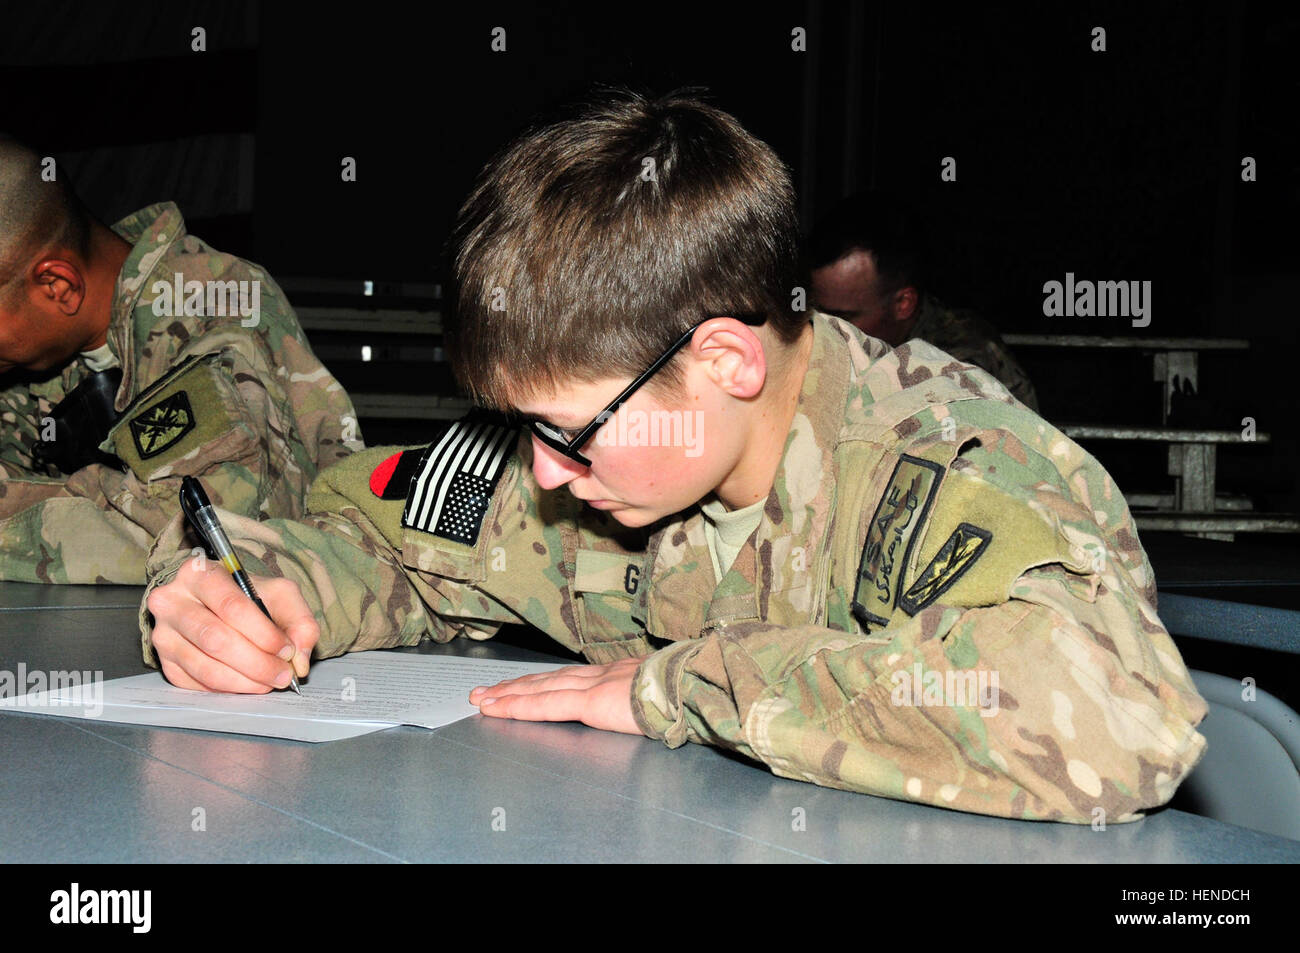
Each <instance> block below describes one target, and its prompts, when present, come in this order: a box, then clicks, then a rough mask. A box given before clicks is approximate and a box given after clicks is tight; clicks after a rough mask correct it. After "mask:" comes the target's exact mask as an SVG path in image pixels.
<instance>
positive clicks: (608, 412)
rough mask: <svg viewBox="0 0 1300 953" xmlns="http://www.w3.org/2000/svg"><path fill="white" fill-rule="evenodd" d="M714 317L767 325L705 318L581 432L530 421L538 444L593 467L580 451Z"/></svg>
mask: <svg viewBox="0 0 1300 953" xmlns="http://www.w3.org/2000/svg"><path fill="white" fill-rule="evenodd" d="M714 317H734V318H735V319H736V320H737V321H742V322H744V323H745V324H748V325H751V326H758V325H761V324H763V323H764V322H766V321H767V318H766V317H764V316H763V315H761V314H736V315H713V316H711V317H708V318H704V319H702V320H701V321H699V322H698V323H697V324H695V325H694V326H693V327H692V328H691V329H690V330H689V331H687V332H686V333H685V334H683V335H682V336H681V337H679V338H678V339H677V340H676V341H675V342H674V343H673V345H672V347H670V348H669V349H668V350H666V351H664V353H663V354H662V355H660V357H659V359H658V360H656V361H655V362H654V363H653V364H651V365H650V367H649V368H648V369H647V370H646V372H645V373H644V374H642V375H641V376H640V377H638V378H637V379H636V380H634V381H633V382H632V383H630V384H628V385H627V387H625V388H624V389H623V392H622V393H621V394H619V395H618V396H617V397H615V398H614V399H613V400H612V401H610V404H609V406H608V407H606V408H605V409H604V410H602V411H601V412H600V413H598V414H597V415H596V417H595V419H593V420H592V421H591V423H589V424H587V426H585V427H583V428H582V429H581V430H576V431H575V430H562V429H560V428H559V427H553V426H551V425H550V424H548V423H546V422H545V421H542V420H530V421H529V422H528V426H529V428H530V429H531V430H532V432H533V433H534V434H535V435H536V436H537V439H538V440H540V441H541V442H542V443H544V444H546V445H547V446H548V447H550V448H551V449H552V450H554V451H556V452H557V453H562V454H564V455H565V456H566V457H568V458H569V459H570V460H576V461H577V462H578V463H580V464H582V465H583V466H584V467H589V466H591V461H590V460H589V459H587V458H586V457H584V456H583V455H582V454H581V453H579V452H578V451H579V450H581V449H582V448H583V447H584V446H586V445H587V443H588V441H590V440H591V438H592V437H594V436H595V435H596V431H597V430H599V429H600V428H601V426H602V425H603V424H604V423H605V421H607V420H609V418H610V417H613V416H614V415H615V414H616V413H618V409H619V408H620V407H622V406H623V405H624V404H625V403H627V400H628V398H630V397H631V396H632V395H633V394H635V393H636V391H637V389H638V388H639V387H640V386H641V385H642V384H644V383H645V382H646V381H648V380H649V379H650V378H652V377H654V375H655V373H656V372H657V371H658V370H659V369H660V368H661V367H663V366H664V365H665V364H667V363H668V362H669V361H670V360H672V358H673V355H674V354H676V353H677V352H678V351H680V350H681V349H682V348H683V347H685V346H686V344H687V342H689V341H690V339H691V338H692V337H693V336H694V335H695V332H696V331H698V330H699V329H700V325H701V324H703V323H704V322H705V321H711V320H713V318H714Z"/></svg>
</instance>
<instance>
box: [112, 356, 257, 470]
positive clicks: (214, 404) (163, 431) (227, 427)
mask: <svg viewBox="0 0 1300 953" xmlns="http://www.w3.org/2000/svg"><path fill="white" fill-rule="evenodd" d="M246 413H247V409H246V407H245V405H244V402H243V399H242V398H241V397H240V396H239V392H238V390H237V389H236V388H235V384H234V382H233V381H232V380H231V379H230V378H229V376H228V375H227V374H226V373H225V372H224V371H223V370H222V369H221V367H220V355H217V354H209V355H204V356H202V357H197V358H190V359H189V360H187V361H185V362H184V363H182V364H180V365H178V366H177V367H175V368H173V369H172V371H171V372H170V373H168V374H167V375H166V376H165V377H163V378H161V379H159V380H158V381H157V382H156V383H154V384H152V385H151V386H150V387H149V388H148V389H147V390H145V391H144V392H143V393H141V394H140V395H139V396H138V397H137V398H136V399H135V400H134V401H132V402H131V404H130V405H129V406H128V407H127V408H126V410H124V411H122V416H121V418H120V419H119V420H118V422H117V424H116V425H114V427H113V430H112V431H111V432H110V433H109V437H108V440H109V441H111V442H112V444H113V447H114V449H115V450H116V452H117V455H118V457H120V458H121V459H122V461H123V462H124V463H126V464H127V465H128V466H129V467H130V468H131V469H132V471H134V473H135V475H136V476H137V477H139V478H140V479H141V480H146V481H147V480H148V479H150V478H151V477H152V476H153V475H155V474H157V473H159V472H164V468H168V471H167V472H170V468H171V467H172V465H173V464H176V463H177V462H178V461H180V460H181V459H182V458H184V457H186V456H187V455H190V454H193V453H195V452H196V451H198V450H199V448H201V447H208V446H209V445H210V446H211V450H204V451H203V454H204V455H207V454H209V453H210V454H214V455H215V454H218V453H220V454H222V456H221V457H219V458H221V459H224V458H226V457H225V455H226V454H229V453H231V452H233V451H234V450H236V449H237V448H236V447H235V446H234V444H232V443H231V441H232V439H235V440H236V442H238V439H237V438H235V433H236V431H240V425H241V423H243V421H244V418H245V415H246ZM240 432H242V433H244V439H245V440H246V441H254V442H255V440H256V438H255V437H254V436H253V434H251V433H249V432H247V431H246V430H244V431H240ZM199 462H200V463H201V462H203V461H199ZM177 472H180V471H177Z"/></svg>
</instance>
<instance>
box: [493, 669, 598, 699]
mask: <svg viewBox="0 0 1300 953" xmlns="http://www.w3.org/2000/svg"><path fill="white" fill-rule="evenodd" d="M601 667H602V666H593V665H571V666H568V667H567V668H557V669H555V670H554V671H551V672H534V673H532V674H531V675H520V676H519V677H518V678H511V679H507V680H506V681H504V682H498V683H497V684H496V685H490V686H489V685H480V686H478V687H477V688H475V689H474V690H473V691H471V692H470V693H469V700H470V703H471V704H474V705H477V704H478V703H479V699H481V698H484V697H488V698H500V697H502V696H503V695H521V694H534V693H536V692H547V691H553V690H555V689H557V688H586V687H588V686H589V685H590V681H591V678H592V676H593V675H594V674H599V673H598V672H592V671H591V670H592V669H599V668H601Z"/></svg>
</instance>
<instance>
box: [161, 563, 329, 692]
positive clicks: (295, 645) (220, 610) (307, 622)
mask: <svg viewBox="0 0 1300 953" xmlns="http://www.w3.org/2000/svg"><path fill="white" fill-rule="evenodd" d="M250 578H251V579H252V580H253V587H254V588H255V589H256V590H257V594H258V596H259V597H261V600H262V602H263V604H265V606H266V608H267V610H268V611H270V613H271V616H272V618H274V619H275V622H274V623H272V621H271V620H270V619H268V618H267V617H266V616H264V615H262V613H261V611H260V610H259V609H258V608H257V606H256V605H254V604H253V601H252V600H251V599H249V598H248V596H246V595H244V593H243V592H242V591H241V590H240V588H239V586H237V585H236V584H235V580H234V579H232V578H231V576H230V573H228V572H227V571H226V570H225V568H223V567H222V565H221V564H220V563H219V562H216V561H214V560H195V559H189V560H186V561H185V565H184V567H183V568H182V569H181V570H180V572H178V573H177V574H176V578H175V579H174V580H172V581H171V582H169V583H168V584H167V585H165V586H159V587H158V588H156V589H154V590H153V592H151V593H149V598H148V601H147V605H148V607H149V611H150V612H152V613H153V617H154V630H153V646H154V651H156V652H157V653H158V660H159V662H160V663H161V664H162V671H163V675H164V676H166V678H167V680H168V681H169V682H171V683H172V684H173V685H175V686H176V687H177V688H188V689H192V690H194V691H212V692H247V693H261V692H269V691H270V690H271V689H273V688H284V687H285V686H287V685H288V684H289V678H290V675H291V669H290V660H292V671H294V672H296V673H297V675H298V677H299V678H303V677H305V676H306V674H307V667H308V663H309V659H310V658H311V650H312V648H313V647H314V646H315V645H316V642H317V641H318V640H319V639H320V626H319V625H317V623H316V620H315V619H314V618H313V617H312V614H311V610H310V609H309V608H308V607H307V603H306V601H305V600H304V599H303V597H302V593H301V592H299V591H298V586H297V584H296V583H294V582H293V581H292V580H289V579H270V578H265V577H262V576H250Z"/></svg>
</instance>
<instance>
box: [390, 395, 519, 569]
mask: <svg viewBox="0 0 1300 953" xmlns="http://www.w3.org/2000/svg"><path fill="white" fill-rule="evenodd" d="M518 439H519V435H518V433H517V432H516V431H515V430H513V429H511V428H509V427H505V426H502V425H501V424H499V423H496V422H495V421H493V420H491V419H487V418H485V417H477V416H475V415H471V416H469V417H466V418H465V419H464V420H458V421H456V422H455V423H454V424H452V425H451V426H450V427H448V428H447V431H446V432H445V433H444V434H443V435H442V436H441V437H440V438H439V439H437V440H435V441H434V442H433V443H431V444H430V445H429V447H428V449H426V450H425V451H424V454H423V455H422V456H421V458H420V461H419V468H418V471H417V472H416V474H415V476H414V479H412V480H411V483H410V492H409V495H408V496H407V498H406V509H405V510H404V511H403V513H402V525H403V526H409V527H411V528H412V529H418V530H420V531H422V532H425V533H432V534H433V535H434V536H440V537H442V538H443V539H449V540H452V541H453V542H457V543H465V544H466V545H468V546H473V545H474V544H475V543H476V542H478V534H479V529H480V528H481V527H482V525H483V517H484V516H485V515H487V511H488V504H489V503H491V501H492V493H493V491H494V490H495V489H496V485H497V481H498V480H500V479H501V474H502V472H504V470H505V461H506V459H507V458H508V457H509V456H510V452H511V451H512V450H513V449H514V446H515V442H516V441H517V440H518Z"/></svg>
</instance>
